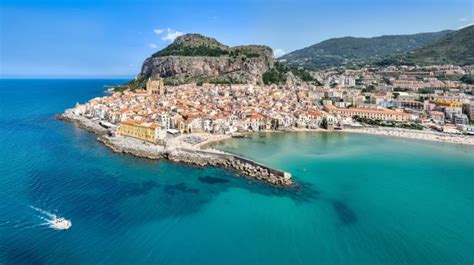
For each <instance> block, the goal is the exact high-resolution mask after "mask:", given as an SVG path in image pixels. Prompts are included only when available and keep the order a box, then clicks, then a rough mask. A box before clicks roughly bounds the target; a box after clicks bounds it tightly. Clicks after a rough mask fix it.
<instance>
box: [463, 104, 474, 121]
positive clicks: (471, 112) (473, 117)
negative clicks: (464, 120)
mask: <svg viewBox="0 0 474 265" xmlns="http://www.w3.org/2000/svg"><path fill="white" fill-rule="evenodd" d="M465 110H466V111H465V112H466V114H467V116H468V117H469V120H470V121H474V99H471V101H469V104H466V105H465Z"/></svg>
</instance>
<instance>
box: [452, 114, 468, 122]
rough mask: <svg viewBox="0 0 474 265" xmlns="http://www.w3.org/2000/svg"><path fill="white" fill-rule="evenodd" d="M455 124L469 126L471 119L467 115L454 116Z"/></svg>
mask: <svg viewBox="0 0 474 265" xmlns="http://www.w3.org/2000/svg"><path fill="white" fill-rule="evenodd" d="M454 123H455V124H469V119H468V118H467V115H466V114H457V115H455V116H454Z"/></svg>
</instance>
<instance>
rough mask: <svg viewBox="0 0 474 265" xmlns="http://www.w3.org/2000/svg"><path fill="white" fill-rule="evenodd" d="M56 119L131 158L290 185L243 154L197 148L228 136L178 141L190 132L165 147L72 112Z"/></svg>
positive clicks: (282, 175) (282, 176)
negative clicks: (115, 131)
mask: <svg viewBox="0 0 474 265" xmlns="http://www.w3.org/2000/svg"><path fill="white" fill-rule="evenodd" d="M55 117H56V119H58V120H63V121H67V122H71V123H73V124H74V125H75V126H77V127H79V128H81V129H84V130H86V131H88V132H91V133H93V134H95V135H96V136H97V141H99V142H101V143H102V144H104V145H105V146H107V147H108V148H110V149H111V150H112V151H113V152H115V153H122V154H129V155H132V156H135V157H140V158H147V159H154V160H157V159H165V160H168V161H171V162H175V163H185V164H189V165H194V166H197V167H205V166H213V167H221V168H227V169H232V170H235V171H237V173H239V175H242V176H245V177H248V178H251V179H254V180H258V181H261V182H265V183H267V184H270V185H273V186H276V187H292V186H295V185H296V184H295V183H294V181H293V179H292V176H291V174H290V173H289V172H285V171H282V170H278V169H275V168H272V167H269V166H266V165H264V164H261V163H259V162H257V161H254V160H251V159H248V158H246V157H243V156H240V155H236V154H231V153H227V152H223V151H220V150H216V149H201V148H202V147H203V146H205V145H208V144H210V143H213V142H218V141H222V140H225V139H228V138H231V136H228V135H212V134H205V133H203V134H195V135H193V136H195V137H199V136H203V135H206V136H207V137H206V139H205V140H204V141H202V142H199V143H197V144H195V145H192V144H189V143H185V142H184V141H181V140H182V138H186V137H189V136H190V135H180V136H178V137H176V138H173V139H171V140H170V141H169V142H167V144H166V145H165V146H161V145H156V144H152V143H148V142H145V141H143V140H139V139H135V138H131V137H123V136H109V135H108V130H107V129H105V128H103V127H102V126H100V125H99V124H98V122H94V121H92V120H90V119H88V118H86V117H83V116H78V115H75V114H73V113H72V112H71V111H69V110H66V112H65V113H63V114H58V115H56V116H55Z"/></svg>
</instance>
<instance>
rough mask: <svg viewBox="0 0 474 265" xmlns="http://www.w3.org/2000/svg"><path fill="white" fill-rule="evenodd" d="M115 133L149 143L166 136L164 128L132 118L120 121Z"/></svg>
mask: <svg viewBox="0 0 474 265" xmlns="http://www.w3.org/2000/svg"><path fill="white" fill-rule="evenodd" d="M117 133H118V134H119V135H122V136H129V137H133V138H136V139H140V140H144V141H147V142H151V143H156V142H157V141H158V140H160V139H164V138H165V137H166V130H161V129H160V128H159V127H158V125H157V124H155V123H149V122H140V121H135V120H132V119H128V120H126V121H123V122H121V123H120V125H119V127H118V130H117Z"/></svg>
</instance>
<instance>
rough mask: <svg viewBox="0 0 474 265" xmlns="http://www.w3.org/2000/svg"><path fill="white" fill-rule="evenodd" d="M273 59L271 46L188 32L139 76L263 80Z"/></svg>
mask: <svg viewBox="0 0 474 265" xmlns="http://www.w3.org/2000/svg"><path fill="white" fill-rule="evenodd" d="M273 60H274V56H273V51H272V49H271V48H269V47H267V46H258V45H248V46H237V47H228V46H226V45H223V44H221V43H219V42H218V41H216V40H215V39H212V38H208V37H204V36H202V35H199V34H187V35H184V36H181V37H178V38H177V39H176V40H175V41H174V42H173V43H172V44H171V45H169V46H168V47H166V48H165V49H163V50H161V51H159V52H157V53H155V54H154V55H152V56H151V57H149V58H147V59H146V60H145V62H144V63H143V66H142V69H141V72H140V74H139V75H138V76H137V80H143V79H144V78H148V77H153V78H157V77H162V78H166V79H168V80H171V81H176V82H178V83H187V82H199V81H201V82H213V81H214V82H231V83H250V84H256V83H261V82H262V75H263V74H264V73H265V72H266V71H267V70H268V69H270V68H271V67H272V66H273Z"/></svg>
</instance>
